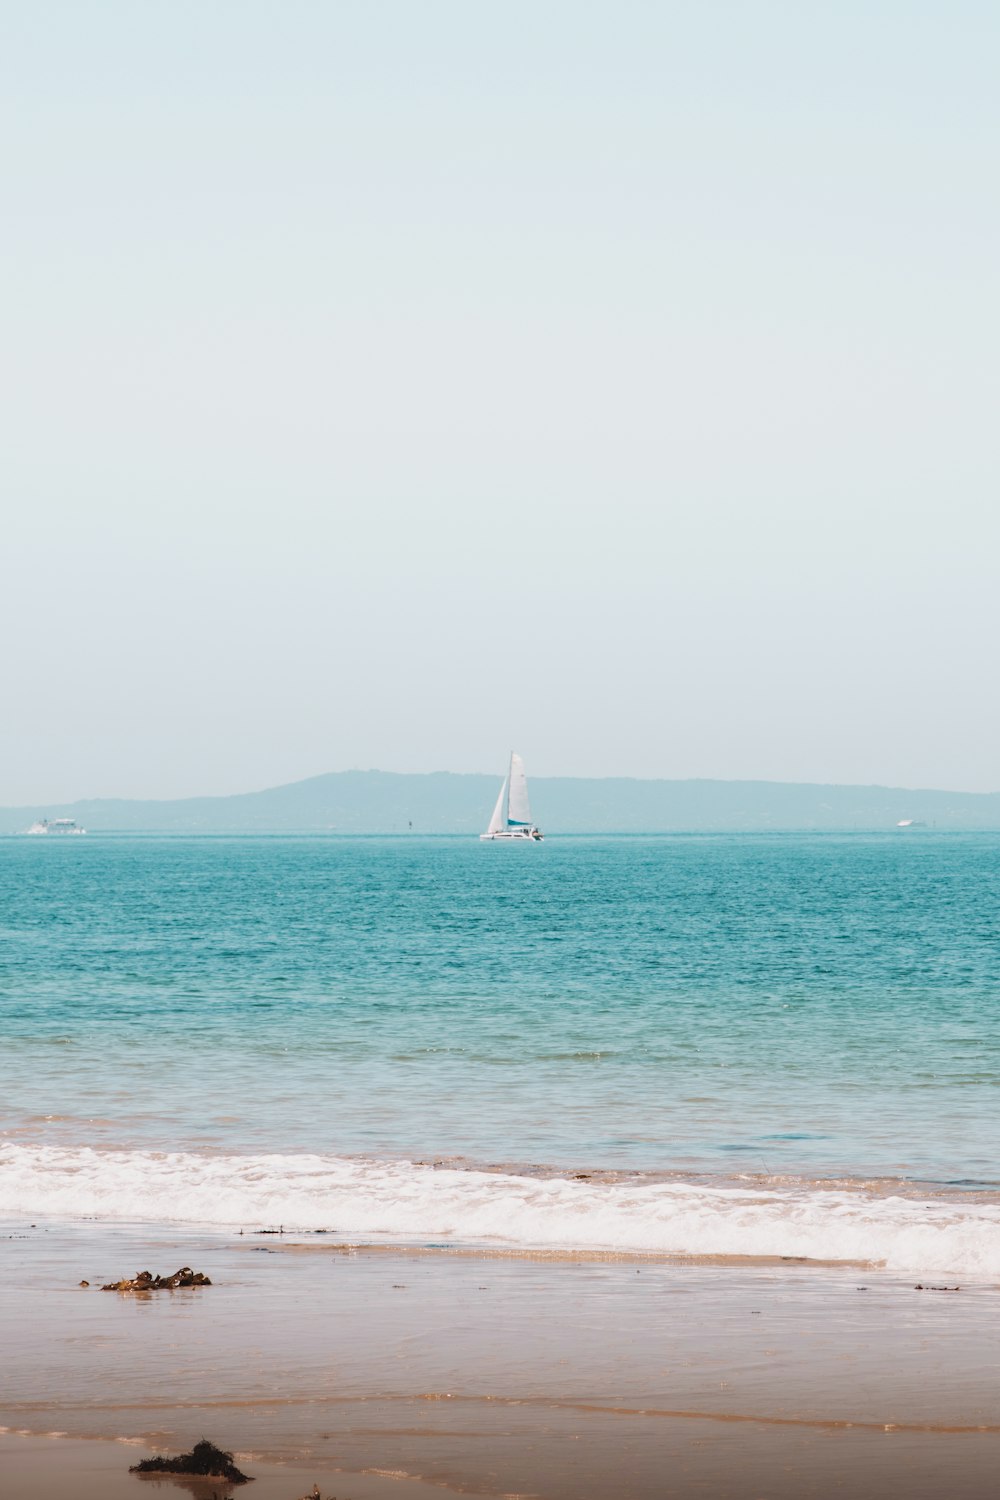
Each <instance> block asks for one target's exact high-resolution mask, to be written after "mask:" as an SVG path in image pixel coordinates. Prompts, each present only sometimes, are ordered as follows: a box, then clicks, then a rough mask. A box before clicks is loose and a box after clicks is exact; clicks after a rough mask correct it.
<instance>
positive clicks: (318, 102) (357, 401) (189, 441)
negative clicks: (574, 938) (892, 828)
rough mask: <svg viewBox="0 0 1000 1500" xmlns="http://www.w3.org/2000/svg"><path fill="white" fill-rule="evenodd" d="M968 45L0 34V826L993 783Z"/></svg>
mask: <svg viewBox="0 0 1000 1500" xmlns="http://www.w3.org/2000/svg"><path fill="white" fill-rule="evenodd" d="M998 70H1000V9H998V7H997V6H996V4H995V3H985V0H984V3H973V0H953V3H951V4H948V5H944V4H941V3H940V0H935V3H922V0H865V3H862V0H829V3H809V0H770V3H767V0H764V3H755V0H745V3H724V0H704V3H701V4H691V3H690V0H687V3H683V4H682V3H669V0H658V3H653V0H650V3H641V0H605V3H586V0H565V3H564V0H531V3H526V0H507V3H505V4H503V5H498V4H497V5H487V4H485V3H476V0H353V3H345V0H340V3H338V0H314V3H310V0H269V3H262V0H162V3H161V0H140V3H136V0H119V3H116V0H106V3H94V0H66V3H62V4H60V3H55V0H32V3H30V4H28V3H22V0H17V3H13V0H6V3H4V4H2V5H0V133H2V140H3V147H2V158H3V165H2V174H3V182H2V212H3V223H2V230H0V287H2V298H3V323H2V331H0V367H2V368H0V380H2V390H0V401H2V408H0V409H2V428H3V443H2V460H0V462H2V491H3V526H2V538H3V558H2V574H0V630H2V642H3V649H2V664H0V803H8V804H9V803H14V802H22V801H31V800H35V799H44V798H52V799H56V798H69V797H75V796H83V795H112V794H124V795H150V796H173V795H181V794H187V793H194V792H227V791H241V790H248V789H251V788H256V787H261V786H264V785H269V784H274V783H276V782H280V781H290V780H294V779H296V778H298V777H301V776H306V775H311V774H314V773H317V772H320V771H326V770H339V769H346V768H348V767H352V766H361V767H368V766H377V767H381V768H383V769H386V770H414V771H421V770H434V769H448V770H457V771H461V770H477V771H494V772H497V773H499V772H500V771H501V770H502V769H503V765H504V762H505V759H506V756H507V753H508V750H509V749H510V747H511V746H512V745H513V746H515V747H516V748H517V749H519V750H520V751H521V752H522V753H523V754H524V756H525V758H526V760H527V764H528V770H529V772H530V773H534V774H538V775H556V774H567V775H611V774H622V775H636V776H667V777H674V776H717V777H766V778H773V779H779V780H823V781H827V780H828V781H882V782H890V783H898V784H906V785H936V786H949V787H955V788H966V789H971V790H997V789H1000V707H998V691H997V681H996V678H997V668H996V642H997V635H998V630H997V626H998V613H1000V605H998V587H997V580H998V542H1000V494H998V484H997V477H998V443H997V409H998V395H1000V391H998V378H997V374H998V340H1000V300H998V266H1000V235H998V229H1000V207H998V202H1000V200H998V192H997V152H998V142H1000V133H998V127H1000V103H998V99H1000V91H998V89H997V76H998Z"/></svg>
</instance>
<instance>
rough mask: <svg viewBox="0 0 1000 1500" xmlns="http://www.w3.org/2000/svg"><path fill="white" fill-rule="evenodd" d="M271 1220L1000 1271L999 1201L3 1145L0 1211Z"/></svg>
mask: <svg viewBox="0 0 1000 1500" xmlns="http://www.w3.org/2000/svg"><path fill="white" fill-rule="evenodd" d="M36 1214H39V1215H41V1214H46V1215H52V1216H56V1217H60V1218H64V1219H80V1218H83V1217H93V1216H95V1215H96V1216H99V1217H101V1218H104V1219H108V1220H119V1221H143V1222H147V1223H148V1222H156V1223H189V1224H193V1223H197V1224H203V1225H212V1226H217V1227H219V1228H229V1227H236V1226H240V1227H243V1226H252V1227H254V1228H260V1227H267V1226H274V1225H279V1224H280V1225H283V1226H284V1227H285V1228H286V1229H293V1230H316V1229H324V1230H329V1231H332V1232H335V1233H338V1234H340V1235H343V1236H345V1237H349V1238H365V1239H368V1240H371V1241H378V1240H386V1241H408V1242H411V1243H412V1242H425V1241H427V1240H433V1241H436V1242H441V1243H445V1244H451V1245H492V1246H499V1247H510V1248H523V1249H548V1250H554V1249H561V1250H568V1251H574V1250H576V1251H587V1250H593V1251H618V1252H622V1253H626V1252H630V1253H638V1254H654V1255H668V1256H697V1257H717V1256H721V1257H727V1256H754V1257H768V1258H772V1257H804V1258H806V1259H810V1260H823V1261H852V1262H859V1261H860V1262H866V1263H871V1264H874V1265H879V1266H884V1267H885V1268H887V1269H889V1270H893V1271H903V1272H914V1273H919V1274H923V1275H932V1274H941V1275H945V1274H952V1275H962V1276H964V1277H966V1278H975V1279H979V1280H996V1279H1000V1201H997V1200H996V1199H995V1198H990V1199H989V1200H986V1201H984V1200H982V1199H977V1200H969V1199H963V1198H961V1197H957V1198H956V1197H948V1198H946V1197H938V1198H934V1197H930V1196H928V1197H921V1198H920V1199H919V1200H914V1199H913V1198H910V1197H904V1196H902V1195H901V1193H893V1192H873V1191H871V1190H870V1189H865V1188H863V1187H861V1186H858V1187H853V1188H852V1187H847V1186H837V1187H836V1188H833V1187H829V1186H826V1187H824V1186H819V1185H816V1184H814V1183H807V1182H801V1183H794V1182H792V1183H789V1182H782V1183H781V1184H768V1185H762V1186H757V1185H754V1186H753V1187H750V1186H739V1185H733V1184H731V1183H727V1184H726V1185H722V1186H712V1185H705V1184H704V1182H688V1181H683V1180H676V1179H674V1180H670V1181H666V1182H665V1181H662V1180H657V1179H650V1178H643V1177H629V1178H626V1179H624V1180H622V1179H615V1178H608V1177H598V1178H593V1179H589V1180H580V1179H579V1178H577V1177H564V1176H558V1175H549V1176H521V1175H518V1174H516V1173H514V1172H495V1171H480V1170H475V1169H462V1168H457V1167H444V1168H442V1167H432V1166H429V1165H424V1164H419V1163H414V1162H409V1161H377V1160H368V1159H364V1158H353V1157H339V1156H320V1155H258V1156H234V1155H226V1156H222V1155H218V1156H211V1155H200V1154H197V1153H194V1152H147V1151H112V1150H93V1149H91V1148H76V1149H73V1148H65V1147H54V1146H38V1145H22V1144H7V1145H4V1146H2V1147H0V1215H2V1216H4V1217H6V1218H16V1217H20V1216H24V1215H36Z"/></svg>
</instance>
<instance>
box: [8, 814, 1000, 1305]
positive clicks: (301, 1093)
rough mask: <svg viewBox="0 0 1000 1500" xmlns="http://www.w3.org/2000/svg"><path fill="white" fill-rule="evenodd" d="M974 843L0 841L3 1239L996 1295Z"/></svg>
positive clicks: (998, 1265)
mask: <svg viewBox="0 0 1000 1500" xmlns="http://www.w3.org/2000/svg"><path fill="white" fill-rule="evenodd" d="M998 910H1000V836H998V835H993V834H954V835H952V834H945V833H936V832H932V831H926V832H924V831H921V830H909V831H907V832H905V833H887V834H871V835H867V834H853V835H830V834H828V835H806V834H780V833H776V834H770V835H712V836H707V835H706V836H696V835H679V836H659V837H620V838H614V837H600V838H597V837H595V838H584V837H566V838H551V839H548V840H546V841H545V843H543V844H541V845H537V846H536V845H516V846H504V845H493V844H480V842H479V841H478V840H477V839H468V838H450V837H448V838H445V837H442V838H427V837H419V836H412V837H396V838H342V837H341V838H337V837H299V838H292V837H273V838H269V837H242V838H240V837H226V838H221V837H220V838H212V837H201V838H168V837H162V838H152V837H150V838H142V837H120V838H115V837H110V836H106V837H102V836H98V835H93V834H92V835H88V837H86V838H73V839H56V838H49V839H38V838H36V839H23V838H22V839H13V838H8V839H4V840H2V841H0V1015H2V1022H3V1026H2V1043H0V1217H3V1218H4V1219H6V1220H8V1221H10V1220H14V1221H16V1220H18V1219H24V1218H29V1217H30V1218H38V1217H39V1216H49V1217H50V1218H53V1219H59V1220H61V1221H74V1222H75V1221H81V1220H95V1219H96V1220H99V1221H101V1220H103V1221H109V1222H128V1223H192V1224H199V1225H202V1226H218V1227H219V1228H227V1229H235V1228H237V1227H240V1228H243V1227H245V1228H248V1229H260V1228H275V1227H285V1228H288V1229H293V1230H296V1231H308V1230H311V1231H318V1230H323V1231H326V1232H328V1233H329V1234H331V1235H334V1236H342V1237H346V1238H348V1239H357V1240H363V1241H365V1242H368V1243H371V1242H379V1241H386V1242H397V1241H402V1242H406V1243H411V1244H425V1243H428V1244H430V1243H435V1244H437V1243H443V1244H468V1245H476V1246H484V1245H485V1246H494V1247H504V1246H512V1247H525V1246H528V1247H534V1248H544V1249H548V1250H551V1251H568V1252H572V1251H574V1250H595V1249H597V1250H610V1251H627V1252H635V1253H642V1252H652V1253H657V1254H666V1255H682V1256H693V1257H743V1256H765V1257H770V1256H775V1257H780V1256H787V1257H808V1258H810V1259H818V1260H843V1261H853V1262H857V1261H861V1262H865V1263H871V1264H874V1265H884V1266H886V1267H888V1268H889V1269H893V1270H902V1271H910V1270H913V1271H919V1272H922V1273H925V1274H929V1273H939V1274H956V1275H957V1274H961V1275H963V1276H965V1277H970V1278H980V1279H983V1280H989V1279H997V1278H1000V1157H998V1146H1000V1123H998V1103H1000V1096H998V1088H1000V1037H998V1032H997V1017H998V1011H1000V920H998Z"/></svg>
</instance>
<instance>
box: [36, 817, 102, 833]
mask: <svg viewBox="0 0 1000 1500" xmlns="http://www.w3.org/2000/svg"><path fill="white" fill-rule="evenodd" d="M27 831H28V833H86V832H87V830H86V828H80V827H79V826H78V825H77V823H76V822H75V820H74V819H73V818H51V819H50V818H41V819H40V820H39V821H38V822H37V823H32V825H31V827H30V828H29V829H28V830H27Z"/></svg>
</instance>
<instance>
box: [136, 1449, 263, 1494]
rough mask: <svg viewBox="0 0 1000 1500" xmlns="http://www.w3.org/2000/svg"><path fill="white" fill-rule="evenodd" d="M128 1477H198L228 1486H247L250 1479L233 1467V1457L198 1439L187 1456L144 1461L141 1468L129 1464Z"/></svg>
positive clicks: (247, 1475)
mask: <svg viewBox="0 0 1000 1500" xmlns="http://www.w3.org/2000/svg"><path fill="white" fill-rule="evenodd" d="M129 1473H130V1474H200V1475H202V1476H203V1477H204V1478H206V1479H228V1480H229V1482H230V1484H248V1483H249V1482H250V1477H251V1476H250V1475H249V1474H244V1473H242V1472H241V1470H239V1469H238V1468H237V1467H236V1465H235V1464H234V1463H233V1455H232V1454H231V1453H224V1452H223V1451H222V1449H221V1448H217V1447H216V1446H215V1444H214V1443H210V1442H208V1440H207V1439H206V1438H202V1440H201V1442H200V1443H195V1445H194V1447H193V1448H192V1449H191V1452H190V1453H181V1454H179V1455H178V1456H177V1458H161V1457H160V1456H159V1455H158V1456H157V1457H156V1458H144V1459H143V1461H142V1463H141V1464H131V1465H130V1466H129Z"/></svg>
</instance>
